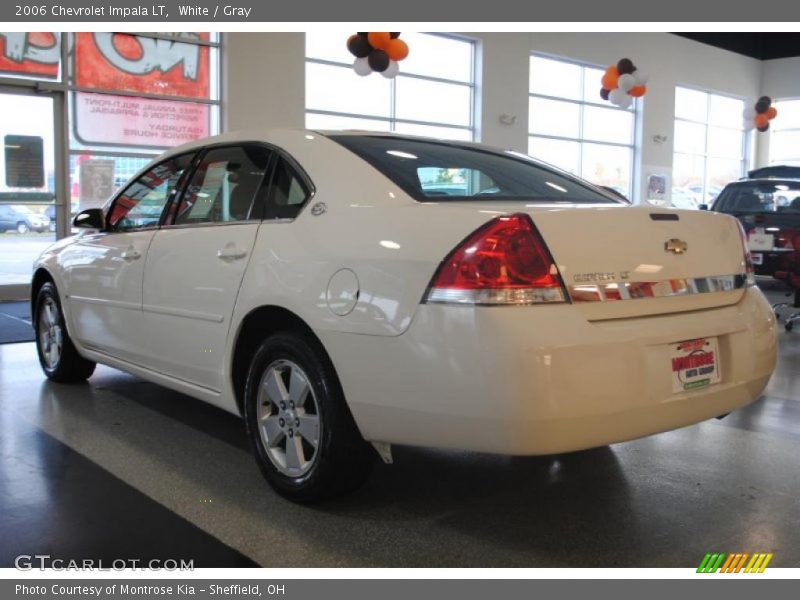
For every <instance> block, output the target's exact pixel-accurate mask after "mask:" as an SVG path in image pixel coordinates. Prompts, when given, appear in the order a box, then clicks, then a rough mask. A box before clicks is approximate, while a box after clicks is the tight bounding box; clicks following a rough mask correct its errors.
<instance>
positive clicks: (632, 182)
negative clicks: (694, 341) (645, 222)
mask: <svg viewBox="0 0 800 600" xmlns="http://www.w3.org/2000/svg"><path fill="white" fill-rule="evenodd" d="M532 58H543V59H546V60H553V61H558V62H563V63H567V64H570V65H574V66H577V67H581V69H599V70H604V69H605V66H604V65H600V64H595V63H591V62H586V61H581V60H576V59H573V58H568V57H564V56H557V55H555V54H548V53H545V52H531V53H530V54H529V56H528V73H529V80H528V106H529V107H530V101H531V98H541V99H543V100H554V101H557V102H567V103H570V104H574V105H577V106H578V136H577V137H565V136H558V135H550V134H541V133H533V132H532V131H531V124H530V122H529V123H528V132H527V138H528V144H530V141H531V138H541V139H547V140H556V141H561V142H575V143H577V144H578V146H579V152H578V171H579V172H578V173H576V174H575V175H574V176H575V177H578V178H580V179H585V178H584V177H583V147H584V145H585V144H594V145H597V146H613V147H615V148H626V149H629V150H630V153H631V154H630V164H629V169H630V179H629V182H628V194H627V197H628V198H632V197H633V192H634V190H635V188H636V178H637V175H638V169H637V164H636V155H637V150H638V149H637V146H636V140H637V139H638V135H639V126H640V125H639V115H640V109H641V99H640V98H634V99H633V102H632V104H631V108H621V107H619V106H615V105H613V104H611V103H610V102H603V101H602V99H601V100H597V101H593V100H587V95H586V77H585V73H584V72H583V71H581V98H582V99H581V100H575V99H574V98H564V97H561V96H551V95H548V94H541V93H537V92H532V91H531V83H532V82H531V81H530V70H531V59H532ZM599 85H600V82H599V81H598V86H599ZM586 106H590V107H597V108H605V109H612V110H617V111H621V112H623V113H628V114H630V115H632V117H633V123H632V127H631V141H630V144H623V143H621V142H608V141H601V140H596V139H590V138H585V137H584V135H583V134H584V124H583V121H584V108H585V107H586ZM534 158H537V157H534ZM537 160H541V161H542V162H546V161H544V160H543V159H541V158H537ZM552 166H556V167H557V165H552ZM557 168H559V169H561V167H557ZM562 170H563V169H562ZM587 181H588V180H587ZM592 185H596V186H598V187H601V186H600V185H599V184H594V183H592Z"/></svg>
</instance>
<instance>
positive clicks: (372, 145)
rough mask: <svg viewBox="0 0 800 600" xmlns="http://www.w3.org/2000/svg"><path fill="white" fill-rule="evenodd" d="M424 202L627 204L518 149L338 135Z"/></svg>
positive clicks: (340, 141) (386, 137) (342, 143)
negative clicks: (487, 201)
mask: <svg viewBox="0 0 800 600" xmlns="http://www.w3.org/2000/svg"><path fill="white" fill-rule="evenodd" d="M331 139H333V140H335V141H336V142H338V143H340V144H341V145H342V146H344V147H345V148H347V149H348V150H351V151H352V152H354V153H355V154H357V155H358V156H360V157H361V158H363V159H364V160H366V161H367V162H368V163H370V164H371V165H372V166H373V167H375V168H376V169H378V171H380V172H381V173H383V174H384V175H386V176H387V177H388V178H389V179H391V180H392V181H394V182H395V183H396V184H397V185H398V186H400V187H401V188H402V189H403V190H404V191H405V192H406V193H408V194H409V195H410V196H411V197H412V198H414V199H415V200H417V201H419V202H425V201H436V202H442V201H448V200H451V201H463V200H524V201H534V202H537V201H541V202H566V203H591V204H598V203H602V204H624V201H623V200H622V199H621V198H619V197H615V196H612V195H611V194H609V193H607V192H604V191H601V190H600V189H598V188H595V187H594V186H592V185H591V184H590V183H587V182H584V181H582V180H580V179H578V178H576V177H573V176H571V175H569V174H568V173H565V172H563V171H559V170H557V169H555V168H552V167H548V166H545V165H543V164H542V163H539V162H538V161H535V160H534V159H532V158H529V157H526V156H525V155H522V154H518V153H515V152H507V153H505V154H504V153H502V152H492V151H487V150H481V149H478V148H474V147H471V146H462V145H458V144H453V143H444V142H434V141H428V140H417V139H409V138H400V137H389V136H368V135H364V136H362V135H333V136H331Z"/></svg>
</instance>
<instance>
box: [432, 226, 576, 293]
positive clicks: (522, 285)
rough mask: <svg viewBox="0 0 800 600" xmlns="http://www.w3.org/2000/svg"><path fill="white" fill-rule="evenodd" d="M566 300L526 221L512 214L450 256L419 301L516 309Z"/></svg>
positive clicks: (558, 277)
mask: <svg viewBox="0 0 800 600" xmlns="http://www.w3.org/2000/svg"><path fill="white" fill-rule="evenodd" d="M566 298H567V296H566V294H565V292H564V284H563V282H562V280H561V275H560V274H559V272H558V268H557V267H556V265H555V264H554V263H553V258H552V257H551V256H550V252H549V251H548V250H547V246H546V245H545V243H544V240H543V239H542V237H541V236H540V235H539V232H538V231H536V228H535V227H534V225H533V222H531V220H530V217H528V216H527V215H524V214H516V215H509V216H506V217H498V218H496V219H493V220H491V221H489V222H488V223H486V224H485V225H483V226H482V227H480V228H479V229H478V230H476V231H475V232H474V233H473V234H472V235H470V236H469V237H468V238H467V239H466V240H464V242H462V243H461V244H460V245H459V246H458V247H457V248H456V249H455V250H453V252H451V253H450V255H449V256H448V257H447V258H446V259H445V260H444V262H442V264H441V265H440V266H439V269H438V270H437V271H436V274H435V275H434V276H433V280H432V281H431V284H430V286H429V288H428V293H427V294H426V296H425V300H424V301H425V302H429V303H436V302H438V303H457V304H517V305H520V304H542V303H552V302H566V301H567V300H566Z"/></svg>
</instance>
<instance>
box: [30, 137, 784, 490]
mask: <svg viewBox="0 0 800 600" xmlns="http://www.w3.org/2000/svg"><path fill="white" fill-rule="evenodd" d="M75 226H76V227H79V228H82V229H81V233H79V234H78V235H75V236H73V237H70V238H67V239H63V240H61V241H59V242H57V243H56V244H55V245H53V246H52V247H50V248H49V249H48V250H47V251H45V252H44V254H42V256H41V257H40V258H39V260H38V262H37V263H36V264H35V266H34V274H33V285H32V305H33V315H34V323H35V327H36V333H37V340H38V350H39V358H40V361H41V364H42V368H43V369H44V371H45V373H46V374H47V376H48V377H49V378H50V379H52V380H54V381H58V382H74V381H82V380H85V379H86V378H88V377H89V376H90V375H91V374H92V372H93V370H94V367H95V363H98V362H99V363H104V364H107V365H111V366H113V367H117V368H119V369H123V370H125V371H129V372H131V373H134V374H136V375H138V376H141V377H143V378H145V379H148V380H150V381H153V382H156V383H159V384H161V385H164V386H167V387H170V388H172V389H174V390H178V391H180V392H183V393H185V394H189V395H190V396H194V397H197V398H199V399H201V400H205V401H206V402H210V403H211V404H214V405H217V406H219V407H221V408H224V409H225V410H228V411H231V412H234V413H237V414H240V415H242V416H243V417H244V419H245V421H246V424H247V430H248V435H249V437H250V441H251V442H252V446H253V449H254V453H255V455H256V457H257V460H258V463H259V465H260V468H261V470H262V471H263V473H264V475H265V477H266V478H267V480H268V481H269V482H270V483H271V484H272V486H273V487H274V488H275V489H276V490H277V491H278V492H280V493H281V494H283V495H285V496H287V497H290V498H292V499H294V500H297V501H310V500H314V499H317V498H320V497H324V496H328V495H331V494H334V493H339V492H343V491H345V490H349V489H353V488H354V487H355V486H356V485H358V484H359V483H361V482H362V481H363V480H364V478H365V477H366V474H367V472H368V470H369V466H370V464H371V462H372V461H373V458H374V457H375V456H376V454H375V453H374V452H373V450H372V448H370V443H371V444H372V445H373V446H374V448H375V449H377V450H378V453H379V454H380V456H381V457H383V459H384V460H387V461H389V460H390V459H391V444H409V445H418V446H435V447H446V448H460V449H468V450H474V451H484V452H495V453H505V454H516V455H524V454H550V453H560V452H568V451H572V450H579V449H582V448H590V447H594V446H600V445H605V444H609V443H613V442H619V441H622V440H629V439H632V438H637V437H640V436H645V435H649V434H653V433H657V432H661V431H666V430H670V429H674V428H677V427H681V426H684V425H689V424H692V423H697V422H698V421H702V420H704V419H708V418H710V417H714V416H718V415H722V414H725V413H728V412H730V411H732V410H734V409H736V408H738V407H740V406H743V405H745V404H747V403H749V402H751V401H752V400H753V399H755V398H756V397H758V396H759V394H760V393H761V391H762V390H763V389H764V386H765V385H766V383H767V380H768V379H769V377H770V375H771V373H772V371H773V368H774V366H775V360H776V326H775V319H774V317H773V315H772V312H771V311H770V308H769V306H768V305H767V302H766V300H765V299H764V297H763V295H762V294H761V292H760V291H759V290H758V288H756V287H754V285H753V275H752V267H751V263H750V259H749V255H748V250H747V246H746V244H745V243H744V241H743V238H742V233H741V228H740V226H739V224H738V222H737V221H736V219H734V218H733V217H729V216H726V215H721V214H713V213H707V212H699V211H698V212H690V211H679V210H669V209H657V208H653V207H648V206H629V205H627V204H626V203H624V202H623V201H622V200H621V199H620V198H619V197H618V196H616V195H613V194H610V193H608V192H606V191H604V190H602V189H599V188H597V187H594V186H592V185H591V184H589V183H587V182H585V181H582V180H580V179H577V178H575V177H573V176H571V175H568V174H566V173H564V172H561V171H559V170H557V169H555V168H552V167H549V166H547V165H544V164H542V163H540V162H537V161H534V160H532V159H530V158H528V157H526V156H523V155H520V154H517V153H514V152H508V151H502V150H496V149H492V148H488V147H485V146H481V145H477V144H467V143H449V142H443V141H435V140H429V139H423V138H411V137H400V136H394V135H389V134H375V133H355V132H338V133H333V132H327V133H325V132H314V131H289V130H277V131H268V132H262V133H255V132H254V133H246V134H243V133H239V134H226V135H222V136H218V137H214V138H209V139H206V140H202V141H199V142H196V143H192V144H189V145H185V146H181V147H179V148H176V149H174V150H170V151H169V152H167V153H166V154H164V155H162V156H160V157H159V158H157V159H156V160H154V161H153V162H152V163H151V164H150V165H149V166H147V167H146V168H145V169H144V170H143V171H141V172H140V173H139V174H138V175H137V176H135V177H134V178H133V179H132V181H131V182H130V183H129V184H128V185H126V186H125V187H123V188H122V190H121V191H120V192H118V193H117V194H116V195H115V196H114V197H113V198H112V199H111V200H110V201H109V202H108V204H107V205H106V207H105V208H104V209H103V210H100V209H89V210H86V211H83V212H82V213H80V214H78V216H77V217H76V219H75Z"/></svg>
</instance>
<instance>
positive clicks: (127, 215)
mask: <svg viewBox="0 0 800 600" xmlns="http://www.w3.org/2000/svg"><path fill="white" fill-rule="evenodd" d="M192 156H193V155H192V154H183V155H181V156H175V157H172V158H170V159H168V160H166V161H164V162H162V163H159V164H157V165H156V166H155V167H153V168H152V169H150V170H148V171H147V172H146V173H145V174H144V175H142V176H141V177H139V178H138V179H136V180H135V181H134V182H133V183H131V184H130V185H129V186H128V187H127V188H125V190H124V191H123V192H122V193H121V194H120V195H119V196H117V197H116V199H115V200H114V203H113V204H112V206H111V210H110V211H109V212H108V218H107V219H106V222H107V228H108V230H109V231H128V230H130V229H147V228H151V227H158V223H159V221H160V220H161V214H162V212H163V211H164V206H165V205H166V203H167V200H169V198H170V196H171V195H172V194H173V193H174V191H175V189H176V188H177V186H178V183H179V181H180V178H181V175H183V173H184V171H186V169H187V168H188V167H189V165H190V164H191V162H192Z"/></svg>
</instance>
